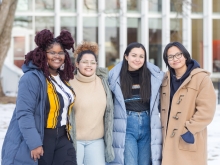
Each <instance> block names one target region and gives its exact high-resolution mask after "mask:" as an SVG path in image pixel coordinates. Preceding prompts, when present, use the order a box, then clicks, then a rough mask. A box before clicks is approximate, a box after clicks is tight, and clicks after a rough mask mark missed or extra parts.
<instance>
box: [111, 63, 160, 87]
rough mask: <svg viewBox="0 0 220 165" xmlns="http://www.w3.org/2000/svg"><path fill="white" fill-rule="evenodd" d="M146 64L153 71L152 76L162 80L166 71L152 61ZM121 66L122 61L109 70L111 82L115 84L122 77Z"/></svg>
mask: <svg viewBox="0 0 220 165" xmlns="http://www.w3.org/2000/svg"><path fill="white" fill-rule="evenodd" d="M146 65H147V68H148V69H149V70H150V72H151V76H154V77H156V78H157V79H159V80H161V81H162V79H163V75H164V73H163V72H162V71H161V70H160V68H159V67H157V66H156V65H154V64H152V63H150V62H147V63H146ZM121 67H122V62H119V63H118V64H117V65H115V66H114V67H113V68H112V69H111V70H110V72H109V82H110V84H115V83H116V80H117V79H118V78H119V77H120V71H121Z"/></svg>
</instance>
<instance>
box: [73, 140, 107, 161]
mask: <svg viewBox="0 0 220 165" xmlns="http://www.w3.org/2000/svg"><path fill="white" fill-rule="evenodd" d="M76 155H77V164H78V165H82V164H84V165H105V145H104V140H103V138H102V139H96V140H88V141H79V140H77V153H76Z"/></svg>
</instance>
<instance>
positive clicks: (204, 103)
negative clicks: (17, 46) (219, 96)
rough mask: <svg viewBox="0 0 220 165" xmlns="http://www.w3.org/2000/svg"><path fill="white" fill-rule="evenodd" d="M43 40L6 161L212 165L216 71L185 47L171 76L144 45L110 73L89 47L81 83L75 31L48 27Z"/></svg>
mask: <svg viewBox="0 0 220 165" xmlns="http://www.w3.org/2000/svg"><path fill="white" fill-rule="evenodd" d="M35 42H36V45H37V46H38V47H37V48H36V49H35V50H33V51H31V52H29V53H28V54H27V55H26V56H25V62H24V65H23V67H22V69H23V71H24V75H23V77H22V78H21V80H20V82H19V91H18V96H17V103H16V108H15V111H14V114H13V116H12V120H11V122H10V125H9V128H8V131H7V134H6V137H5V140H4V144H3V147H2V164H4V165H6V164H16V165H19V164H39V165H45V164H48V165H61V164H68V165H75V164H77V163H78V164H79V165H81V164H84V165H104V164H105V163H106V162H108V163H107V164H114V165H116V164H117V165H124V164H125V165H161V164H162V165H168V164H169V165H177V164H178V165H182V164H184V165H185V164H191V165H192V164H199V165H206V164H207V153H206V152H207V125H208V124H209V123H210V122H211V120H212V118H213V116H214V112H215V105H216V96H215V92H214V88H213V84H212V81H211V79H210V77H209V73H208V72H207V71H205V70H203V69H201V68H200V66H199V64H198V63H197V62H196V61H195V60H193V59H191V57H190V54H189V53H188V51H187V50H186V49H185V47H184V46H183V45H182V44H180V43H178V42H173V43H169V44H168V45H167V46H166V48H165V50H164V53H163V59H164V62H165V63H166V65H167V66H168V69H169V71H168V72H167V73H166V75H165V77H164V74H163V72H161V71H160V69H159V68H158V67H157V66H155V65H153V64H151V63H149V62H147V54H146V50H145V47H144V46H143V45H142V44H140V43H137V42H134V43H131V44H129V45H128V47H127V48H126V50H125V52H124V58H123V61H122V62H120V63H119V64H117V65H116V66H115V67H114V68H113V69H112V70H111V71H110V73H109V76H108V72H107V70H106V69H103V68H98V67H97V53H98V45H97V44H96V43H91V42H83V43H82V44H79V45H78V46H77V48H76V51H75V60H76V62H75V64H76V69H77V70H76V71H75V78H74V79H73V66H72V65H71V62H70V57H69V54H68V52H67V51H66V49H70V48H73V43H74V41H73V39H72V37H71V35H70V33H69V32H67V31H62V32H61V33H60V36H58V37H57V38H54V37H53V35H52V33H51V32H50V31H49V30H46V29H45V30H43V31H41V32H39V33H38V34H37V35H36V37H35ZM73 50H74V49H73ZM70 79H73V80H71V81H70V84H71V85H72V87H73V89H74V91H75V92H74V91H73V89H72V88H71V86H70V85H69V84H68V81H69V80H70ZM161 84H162V85H161ZM75 93H76V95H75ZM112 93H113V96H112ZM160 99H161V108H160V110H159V105H160ZM113 100H114V104H113ZM73 102H75V103H74V105H73ZM113 111H114V115H113ZM159 111H160V114H161V121H160V118H159ZM113 116H114V119H113ZM161 122H162V126H161ZM113 123H114V124H113ZM113 125H114V126H113ZM162 135H163V136H162ZM71 141H73V143H74V145H73V144H72V143H71ZM162 141H163V144H162ZM75 143H77V163H76V152H75V149H74V148H75V147H76V144H75ZM162 145H163V147H162ZM113 148H114V149H113ZM162 148H163V154H162V153H161V152H162ZM162 155H163V156H162Z"/></svg>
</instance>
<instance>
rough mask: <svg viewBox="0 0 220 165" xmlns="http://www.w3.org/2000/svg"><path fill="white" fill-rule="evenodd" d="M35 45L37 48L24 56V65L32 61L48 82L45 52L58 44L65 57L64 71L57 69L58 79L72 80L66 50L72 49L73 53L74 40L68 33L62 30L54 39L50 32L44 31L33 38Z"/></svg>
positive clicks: (72, 69) (48, 73) (71, 71)
mask: <svg viewBox="0 0 220 165" xmlns="http://www.w3.org/2000/svg"><path fill="white" fill-rule="evenodd" d="M35 43H36V45H37V46H38V47H37V48H35V49H34V50H32V51H30V52H29V53H27V54H26V55H25V61H24V63H25V64H26V65H28V63H29V62H30V61H32V63H33V64H34V65H36V66H37V67H38V68H39V69H41V70H42V71H43V73H44V75H45V77H46V78H47V79H48V80H49V81H50V78H49V77H50V72H49V68H48V64H47V55H46V52H47V50H48V49H50V48H51V47H52V46H53V45H54V44H59V45H60V46H61V48H62V49H63V51H64V52H65V55H66V56H65V60H64V63H65V66H64V70H60V69H58V71H59V74H60V78H61V79H62V80H63V81H69V80H70V79H73V71H74V66H73V64H72V63H71V59H70V56H69V53H68V52H67V51H66V49H68V50H69V49H71V48H72V51H73V52H74V48H73V44H74V40H73V38H72V36H71V33H70V32H68V31H66V30H63V31H61V33H60V35H59V36H58V37H56V38H54V37H53V34H52V33H51V32H50V30H47V29H44V30H42V31H40V32H38V33H37V35H36V36H35Z"/></svg>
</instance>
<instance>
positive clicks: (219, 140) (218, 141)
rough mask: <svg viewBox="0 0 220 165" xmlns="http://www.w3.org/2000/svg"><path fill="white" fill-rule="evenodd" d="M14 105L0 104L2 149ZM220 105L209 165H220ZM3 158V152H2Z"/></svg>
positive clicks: (212, 126)
mask: <svg viewBox="0 0 220 165" xmlns="http://www.w3.org/2000/svg"><path fill="white" fill-rule="evenodd" d="M14 107H15V105H14V104H0V149H1V148H2V143H3V140H4V136H5V133H6V130H7V127H8V124H9V122H10V119H11V116H12V113H13V110H14ZM219 127H220V105H218V106H217V110H216V113H215V117H214V119H213V121H212V123H211V124H210V125H209V126H208V165H219V164H220V128H219ZM0 157H1V152H0Z"/></svg>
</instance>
